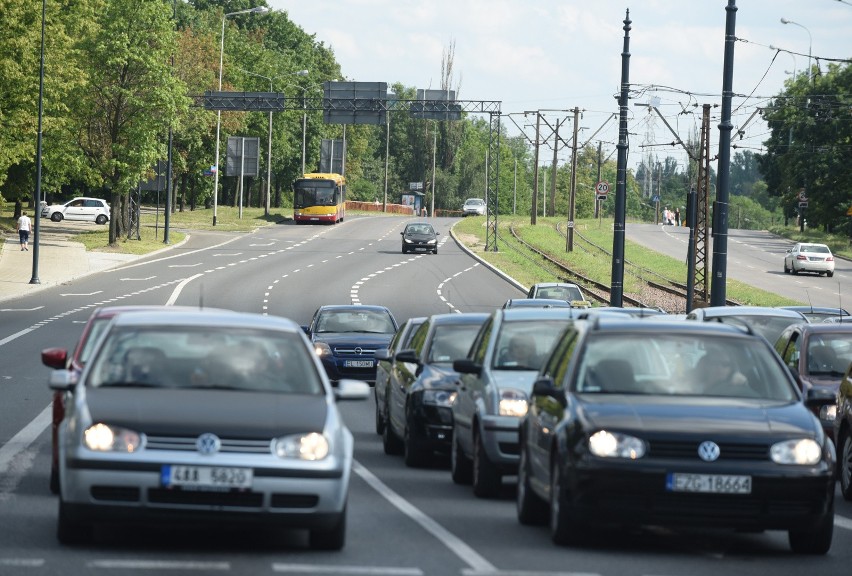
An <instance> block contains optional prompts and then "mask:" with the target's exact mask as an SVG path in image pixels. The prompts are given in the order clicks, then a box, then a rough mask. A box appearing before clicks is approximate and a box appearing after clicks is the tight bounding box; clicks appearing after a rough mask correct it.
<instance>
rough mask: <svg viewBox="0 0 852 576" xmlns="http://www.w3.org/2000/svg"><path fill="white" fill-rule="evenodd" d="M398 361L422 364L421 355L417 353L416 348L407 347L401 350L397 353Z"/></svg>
mask: <svg viewBox="0 0 852 576" xmlns="http://www.w3.org/2000/svg"><path fill="white" fill-rule="evenodd" d="M396 361H397V362H409V363H411V364H420V357H419V356H418V355H417V352H415V351H414V350H411V349H410V348H409V349H406V350H400V351H399V352H397V353H396Z"/></svg>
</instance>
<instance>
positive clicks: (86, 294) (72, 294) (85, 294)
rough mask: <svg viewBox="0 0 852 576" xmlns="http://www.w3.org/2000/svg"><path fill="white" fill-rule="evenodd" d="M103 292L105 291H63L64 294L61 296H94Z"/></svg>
mask: <svg viewBox="0 0 852 576" xmlns="http://www.w3.org/2000/svg"><path fill="white" fill-rule="evenodd" d="M101 293H103V290H97V291H95V292H88V293H84V292H80V293H74V292H63V293H62V294H60V296H94V295H95V294H101Z"/></svg>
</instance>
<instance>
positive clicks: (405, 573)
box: [272, 564, 423, 576]
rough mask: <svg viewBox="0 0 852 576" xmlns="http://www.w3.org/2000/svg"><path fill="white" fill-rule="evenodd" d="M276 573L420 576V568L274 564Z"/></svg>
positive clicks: (421, 572) (273, 567)
mask: <svg viewBox="0 0 852 576" xmlns="http://www.w3.org/2000/svg"><path fill="white" fill-rule="evenodd" d="M272 570H273V571H274V572H293V573H299V574H370V575H376V576H379V575H381V576H420V575H421V574H423V570H421V569H419V568H397V567H393V566H388V567H384V566H317V565H316V564H273V565H272Z"/></svg>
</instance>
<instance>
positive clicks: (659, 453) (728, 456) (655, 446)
mask: <svg viewBox="0 0 852 576" xmlns="http://www.w3.org/2000/svg"><path fill="white" fill-rule="evenodd" d="M700 443H701V442H699V441H691V442H670V441H654V440H651V441H650V442H649V443H648V444H649V446H650V450H649V452H648V456H649V457H650V458H674V459H683V460H700V458H699V457H698V445H699V444H700ZM768 459H769V446H767V445H766V444H736V443H720V444H719V460H768Z"/></svg>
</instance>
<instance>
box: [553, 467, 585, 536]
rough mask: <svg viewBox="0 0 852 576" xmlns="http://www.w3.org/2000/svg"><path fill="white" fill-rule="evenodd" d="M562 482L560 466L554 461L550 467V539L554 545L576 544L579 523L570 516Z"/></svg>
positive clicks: (579, 528) (569, 507)
mask: <svg viewBox="0 0 852 576" xmlns="http://www.w3.org/2000/svg"><path fill="white" fill-rule="evenodd" d="M566 500H567V494H565V488H564V486H563V481H562V466H560V465H559V462H556V461H554V462H553V464H552V465H551V467H550V538H551V539H552V540H553V542H554V543H555V544H559V545H563V546H564V545H566V544H571V543H573V542H576V541H577V540H578V538H579V535H580V530H581V526H580V524H581V522H579V521H578V519H577V518H572V516H571V506H570V505H569V504H568V502H567V501H566Z"/></svg>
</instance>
